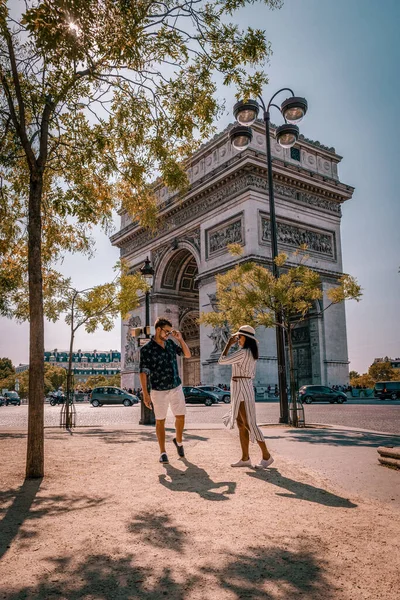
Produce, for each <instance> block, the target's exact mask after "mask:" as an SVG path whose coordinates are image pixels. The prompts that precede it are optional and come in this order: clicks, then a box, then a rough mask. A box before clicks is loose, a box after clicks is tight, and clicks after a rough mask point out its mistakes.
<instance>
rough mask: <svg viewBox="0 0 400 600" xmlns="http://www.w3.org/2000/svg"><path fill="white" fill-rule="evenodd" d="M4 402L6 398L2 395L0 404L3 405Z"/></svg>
mask: <svg viewBox="0 0 400 600" xmlns="http://www.w3.org/2000/svg"><path fill="white" fill-rule="evenodd" d="M5 404H6V399H5V398H4V396H0V406H5Z"/></svg>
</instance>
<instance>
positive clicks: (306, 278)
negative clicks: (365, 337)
mask: <svg viewBox="0 0 400 600" xmlns="http://www.w3.org/2000/svg"><path fill="white" fill-rule="evenodd" d="M231 251H232V253H234V254H238V252H239V250H238V248H236V247H235V246H234V247H233V248H231ZM299 255H300V252H297V253H295V257H299ZM306 258H307V257H306V256H304V257H303V258H300V261H299V264H298V265H297V266H294V267H288V266H287V261H288V256H287V255H286V254H283V253H281V254H279V256H278V257H277V258H276V262H277V264H278V266H279V268H280V269H281V272H280V275H279V277H278V278H275V277H274V275H273V273H272V271H270V270H269V269H268V268H266V267H264V266H261V265H259V264H257V263H255V262H243V263H240V264H238V265H237V266H236V267H235V268H233V269H231V270H229V271H228V272H226V273H224V274H221V275H217V277H216V280H217V301H218V312H208V313H204V312H203V313H201V316H200V322H202V323H204V324H208V325H212V326H216V325H219V326H221V325H224V324H226V323H228V324H229V325H230V326H231V327H232V328H234V329H237V328H238V327H240V326H241V325H243V324H245V323H246V324H249V325H253V326H254V327H258V326H260V325H263V326H264V327H275V326H276V314H277V313H278V312H281V314H282V327H283V329H284V330H285V332H286V336H287V341H288V350H289V366H290V382H291V385H290V387H291V395H292V398H295V397H296V394H297V390H296V381H295V370H294V357H293V344H292V333H293V330H294V329H295V328H296V327H297V326H298V325H299V324H300V323H301V322H302V321H304V320H305V319H307V318H308V316H309V313H310V311H311V310H313V309H314V310H315V308H316V307H318V305H319V303H318V302H317V301H319V300H322V301H323V303H324V309H323V310H326V309H327V308H328V307H329V306H331V305H332V304H337V303H338V302H342V301H344V300H346V299H350V298H353V299H355V300H359V299H360V297H361V288H360V286H359V285H358V284H357V282H356V280H355V279H354V278H353V277H351V276H350V275H342V276H341V277H339V278H338V280H337V283H336V285H335V286H334V287H332V288H331V289H330V290H328V292H327V294H326V297H325V298H324V293H323V290H322V285H321V278H320V276H319V274H318V273H317V272H316V271H314V270H313V269H310V268H309V267H307V266H306V265H305V264H304V263H305V261H306ZM295 412H296V411H295ZM295 419H296V416H294V420H295ZM295 424H296V423H295Z"/></svg>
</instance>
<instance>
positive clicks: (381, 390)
mask: <svg viewBox="0 0 400 600" xmlns="http://www.w3.org/2000/svg"><path fill="white" fill-rule="evenodd" d="M374 393H375V396H377V397H378V398H379V399H380V400H386V399H388V398H390V400H397V399H398V398H400V381H377V382H376V383H375V387H374Z"/></svg>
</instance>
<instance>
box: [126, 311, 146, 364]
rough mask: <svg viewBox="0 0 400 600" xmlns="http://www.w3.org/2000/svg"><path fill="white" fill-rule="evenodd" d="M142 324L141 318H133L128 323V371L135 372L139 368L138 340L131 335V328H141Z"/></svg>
mask: <svg viewBox="0 0 400 600" xmlns="http://www.w3.org/2000/svg"><path fill="white" fill-rule="evenodd" d="M141 324H142V320H141V318H140V317H139V316H132V317H131V318H130V319H129V322H128V331H127V334H126V340H125V341H126V344H125V353H124V368H125V369H128V370H133V369H134V368H135V367H136V366H137V360H138V357H139V345H138V340H137V338H136V337H135V336H133V335H132V334H131V332H130V329H131V327H140V326H141Z"/></svg>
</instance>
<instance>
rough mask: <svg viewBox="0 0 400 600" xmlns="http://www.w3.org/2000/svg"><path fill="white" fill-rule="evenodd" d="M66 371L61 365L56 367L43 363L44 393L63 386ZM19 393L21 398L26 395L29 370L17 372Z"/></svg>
mask: <svg viewBox="0 0 400 600" xmlns="http://www.w3.org/2000/svg"><path fill="white" fill-rule="evenodd" d="M66 379H67V371H66V370H65V369H64V368H63V367H57V366H55V365H52V364H50V363H45V364H44V393H45V394H48V393H49V392H52V391H54V390H58V388H59V387H63V386H65V382H66ZM18 381H19V394H20V396H21V397H22V398H25V397H27V396H28V392H29V371H23V372H22V373H19V374H18Z"/></svg>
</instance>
